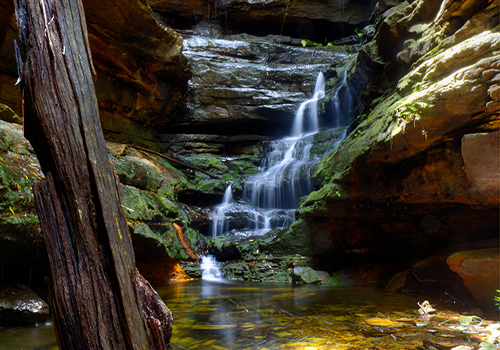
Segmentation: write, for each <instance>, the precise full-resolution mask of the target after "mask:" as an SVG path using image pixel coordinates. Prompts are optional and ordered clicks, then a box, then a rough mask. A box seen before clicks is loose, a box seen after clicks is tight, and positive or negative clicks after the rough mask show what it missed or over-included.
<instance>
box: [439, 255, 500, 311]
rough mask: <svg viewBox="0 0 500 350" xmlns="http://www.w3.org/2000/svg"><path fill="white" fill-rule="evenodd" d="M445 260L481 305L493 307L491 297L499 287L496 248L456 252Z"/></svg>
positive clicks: (498, 258)
mask: <svg viewBox="0 0 500 350" xmlns="http://www.w3.org/2000/svg"><path fill="white" fill-rule="evenodd" d="M446 262H447V263H448V265H449V266H450V269H451V270H453V271H454V272H456V273H457V274H459V275H460V277H461V278H462V280H463V281H464V284H465V285H466V286H467V288H468V289H469V291H470V292H471V293H472V295H473V296H474V298H475V299H476V300H477V301H478V302H479V303H480V304H481V305H482V306H485V307H493V304H494V300H493V297H494V296H495V295H497V294H496V290H497V289H499V288H500V284H499V266H500V256H499V250H498V248H492V249H481V250H470V251H464V252H458V253H455V254H453V255H451V256H450V257H449V258H448V259H447V260H446Z"/></svg>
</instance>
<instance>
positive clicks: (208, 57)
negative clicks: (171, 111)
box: [168, 37, 347, 154]
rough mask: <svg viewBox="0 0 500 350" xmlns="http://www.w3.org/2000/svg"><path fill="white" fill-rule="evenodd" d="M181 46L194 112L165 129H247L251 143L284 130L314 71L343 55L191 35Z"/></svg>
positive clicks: (229, 132) (216, 132) (229, 131)
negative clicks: (188, 68)
mask: <svg viewBox="0 0 500 350" xmlns="http://www.w3.org/2000/svg"><path fill="white" fill-rule="evenodd" d="M185 45H186V49H185V51H184V54H185V55H186V56H187V57H189V58H190V60H191V61H192V63H193V68H194V71H193V78H192V80H191V88H192V96H191V97H190V99H189V103H188V104H189V106H190V109H191V111H192V112H191V113H190V114H187V115H185V116H183V117H182V118H180V119H179V120H178V122H177V124H176V125H175V127H174V128H170V129H169V131H168V132H169V133H184V134H185V133H189V134H212V135H227V136H235V135H242V134H245V135H246V136H245V137H246V139H247V140H248V141H250V140H251V141H253V142H254V143H255V142H256V141H261V140H262V136H269V135H272V136H276V135H286V134H288V133H289V132H290V130H285V129H283V125H286V124H291V121H292V119H293V117H294V113H295V110H296V109H297V108H298V105H299V103H300V102H302V101H304V100H305V99H307V98H308V97H309V96H310V94H311V92H312V90H313V88H314V83H315V80H316V77H317V75H318V73H319V72H320V71H321V70H323V68H324V66H325V65H326V64H329V63H331V62H332V60H343V59H344V58H345V57H346V56H347V55H346V54H344V53H338V52H335V51H331V50H328V49H315V48H295V47H286V46H283V45H279V44H274V43H269V42H265V41H253V40H224V39H210V38H206V37H205V38H203V37H193V38H189V39H187V40H185ZM252 135H255V136H252ZM250 137H252V139H251V138H250ZM212 142H213V141H212ZM229 150H230V149H227V148H225V149H223V150H221V149H217V148H215V149H212V151H218V152H221V151H223V152H228V151H229ZM226 154H227V153H226Z"/></svg>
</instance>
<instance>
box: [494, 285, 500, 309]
mask: <svg viewBox="0 0 500 350" xmlns="http://www.w3.org/2000/svg"><path fill="white" fill-rule="evenodd" d="M493 299H494V300H495V305H496V306H498V308H499V309H500V289H497V295H496V296H495V297H494V298H493Z"/></svg>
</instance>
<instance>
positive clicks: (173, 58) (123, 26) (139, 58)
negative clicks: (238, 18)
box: [0, 0, 191, 148]
mask: <svg viewBox="0 0 500 350" xmlns="http://www.w3.org/2000/svg"><path fill="white" fill-rule="evenodd" d="M83 5H84V7H85V14H86V19H87V25H88V31H89V40H90V47H91V51H92V56H93V62H94V65H95V67H96V71H97V76H96V79H95V87H96V93H97V98H98V102H99V108H100V113H101V122H102V125H103V129H104V131H105V135H106V136H107V138H108V139H109V138H111V139H114V140H117V141H121V142H127V143H136V144H142V145H148V146H150V147H153V148H155V145H154V128H156V127H158V126H159V125H163V124H168V123H169V121H171V120H172V119H173V118H174V117H175V114H176V113H177V108H178V106H179V103H180V101H181V99H182V98H183V96H184V95H185V93H186V90H187V81H188V80H189V78H190V76H191V66H190V63H189V61H188V60H187V58H186V57H185V56H184V55H183V54H182V41H183V40H182V37H181V36H180V35H179V34H177V33H176V32H174V31H173V30H172V29H170V28H167V27H164V26H162V25H161V24H159V23H158V22H157V21H156V20H155V18H154V17H153V13H152V10H151V8H150V7H149V6H148V5H147V3H145V2H141V1H137V0H129V1H120V2H116V3H108V2H102V1H93V0H88V1H83ZM0 9H1V10H2V12H1V13H0V57H1V58H2V59H1V60H0V102H3V103H5V104H6V105H8V106H9V107H10V108H11V109H13V110H14V112H16V113H17V114H18V115H22V112H21V100H20V99H21V93H20V91H19V88H18V87H15V86H14V83H15V82H16V80H17V78H18V74H17V69H16V62H15V57H14V46H13V40H14V39H16V38H17V28H16V21H15V17H14V14H13V12H14V9H13V6H12V2H10V1H7V0H2V1H1V2H0Z"/></svg>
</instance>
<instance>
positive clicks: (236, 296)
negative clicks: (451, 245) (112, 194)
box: [0, 280, 494, 350]
mask: <svg viewBox="0 0 500 350" xmlns="http://www.w3.org/2000/svg"><path fill="white" fill-rule="evenodd" d="M156 290H157V291H158V293H159V294H160V296H161V297H162V298H163V300H165V302H166V304H167V306H168V307H169V308H170V309H171V310H172V312H173V314H174V320H175V323H174V327H173V328H174V332H173V333H174V335H173V338H172V341H171V342H172V348H173V350H181V349H215V350H217V349H218V350H224V349H230V350H232V349H260V350H265V349H269V350H271V349H307V350H314V349H318V350H319V349H422V348H423V347H422V346H423V344H427V345H429V344H439V345H442V346H448V347H452V346H457V345H469V346H470V345H471V344H473V346H475V348H478V347H479V346H478V345H477V344H479V342H480V341H481V339H480V337H483V338H484V334H480V332H478V329H477V327H473V325H475V324H473V323H471V324H470V325H467V324H463V323H464V322H463V319H464V315H460V314H458V313H455V312H452V311H449V310H446V309H444V308H443V309H441V308H440V307H438V306H437V307H436V308H437V311H436V312H434V313H433V314H432V315H431V316H423V315H421V314H419V313H418V310H419V306H418V304H417V302H420V303H422V302H423V301H424V300H419V299H418V298H417V297H409V296H407V295H401V294H391V293H385V292H382V291H379V290H375V289H369V288H354V289H353V288H335V287H328V286H311V285H292V284H287V283H283V284H280V283H251V282H232V281H227V282H214V281H203V280H199V281H190V282H181V283H170V284H166V285H163V286H156ZM461 321H462V324H461V323H460V322H461ZM492 326H494V325H493V322H488V321H487V322H483V324H482V325H481V327H483V328H485V327H492ZM474 343H475V344H476V345H474ZM4 349H16V350H35V349H37V350H42V349H43V350H47V349H50V350H56V349H57V343H56V340H55V336H54V330H53V327H52V325H50V324H46V325H41V326H39V327H22V328H3V329H0V350H4Z"/></svg>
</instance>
